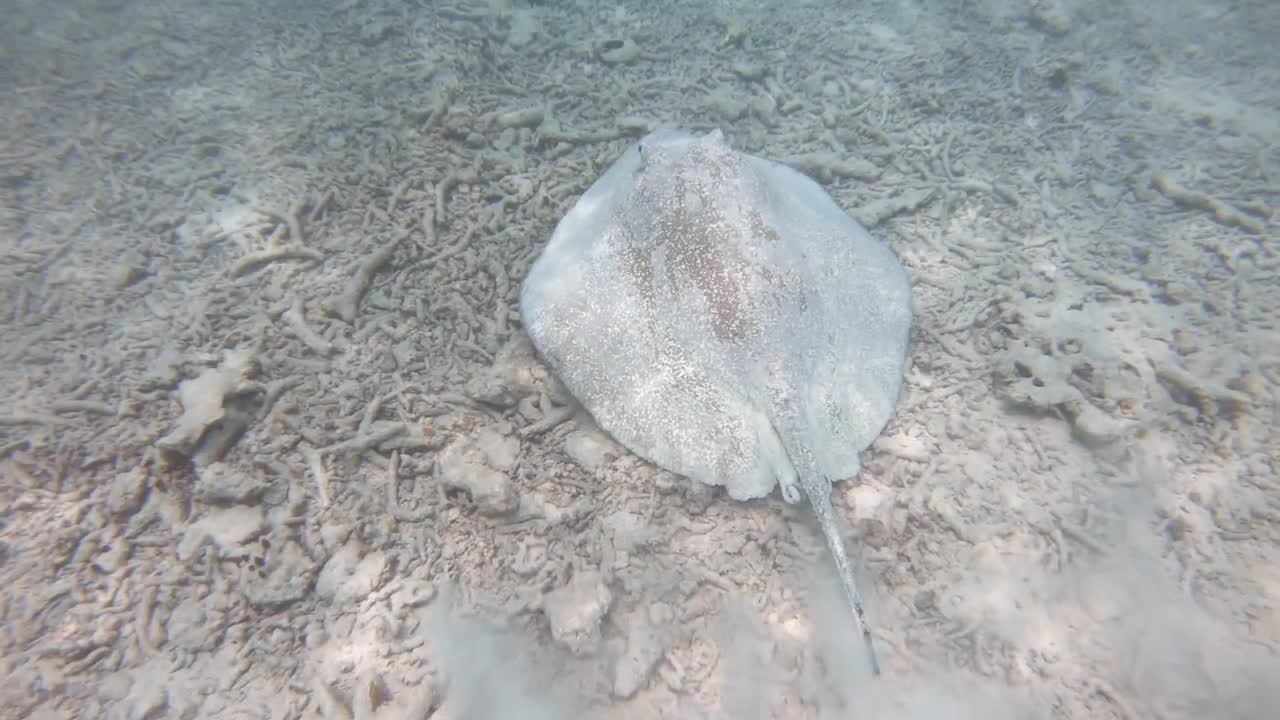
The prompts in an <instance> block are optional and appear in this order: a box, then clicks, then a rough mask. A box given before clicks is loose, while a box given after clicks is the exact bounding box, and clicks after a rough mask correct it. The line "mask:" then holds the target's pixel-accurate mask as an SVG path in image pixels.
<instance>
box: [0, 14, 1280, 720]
mask: <svg viewBox="0 0 1280 720" xmlns="http://www.w3.org/2000/svg"><path fill="white" fill-rule="evenodd" d="M11 5H13V7H12V8H10V9H9V10H8V11H7V13H6V17H5V21H4V23H3V26H2V27H0V82H2V83H3V89H4V92H3V107H4V112H3V113H0V126H2V127H3V133H0V259H2V261H0V290H2V291H3V297H4V298H5V302H4V304H3V306H2V307H0V339H2V340H3V343H0V353H2V354H3V356H2V357H3V361H2V362H0V378H3V385H4V387H5V388H6V389H7V392H5V393H4V397H3V404H0V507H2V508H3V510H2V511H0V618H3V629H2V632H0V650H2V651H0V673H2V674H3V681H0V717H13V718H39V719H41V720H50V719H53V718H71V717H85V718H121V719H128V720H154V719H158V718H215V719H221V718H270V719H272V720H276V719H282V720H283V719H289V720H292V719H295V718H329V719H331V720H332V719H336V718H359V719H361V720H367V719H369V718H381V719H388V720H389V719H393V718H403V719H410V718H412V719H414V720H419V719H421V718H428V717H430V718H436V719H438V720H470V719H473V718H474V719H487V718H557V719H558V718H568V717H583V718H636V719H641V718H674V719H680V720H684V719H685V718H734V719H735V720H737V719H739V718H744V719H750V720H767V719H769V718H824V719H835V718H928V719H937V720H944V719H949V718H970V717H972V718H982V719H983V720H991V719H993V718H1011V719H1012V718H1082V719H1083V718H1090V719H1095V718H1096V719H1105V718H1120V719H1122V720H1142V719H1147V718H1150V719H1166V720H1178V719H1181V718H1222V719H1225V720H1234V719H1236V718H1240V719H1245V718H1264V717H1271V716H1272V712H1274V708H1275V707H1277V706H1280V687H1278V686H1277V684H1276V682H1275V678H1277V677H1280V656H1278V653H1280V648H1278V645H1280V474H1278V473H1277V470H1278V469H1280V468H1278V467H1277V458H1278V457H1280V434H1278V433H1277V432H1276V431H1275V430H1274V429H1273V424H1274V423H1275V422H1276V421H1277V419H1278V417H1277V416H1278V412H1277V408H1278V407H1280V327H1278V325H1280V313H1278V311H1277V308H1280V246H1278V245H1277V227H1278V225H1277V222H1276V218H1275V212H1276V209H1277V207H1278V205H1280V150H1278V149H1277V148H1278V147H1280V61H1277V59H1276V58H1277V55H1276V52H1275V45H1276V42H1277V40H1280V5H1278V4H1276V3H1274V2H1267V1H1258V2H1235V3H1209V2H1205V3H1193V2H1186V1H1185V0H1175V1H1174V2H1170V3H1162V4H1161V6H1160V8H1159V9H1156V10H1152V9H1149V8H1147V7H1146V4H1144V3H1138V2H1119V3H1106V4H1104V3H1088V2H1083V1H1077V0H983V1H979V2H970V3H953V2H942V1H940V0H938V1H935V2H866V3H852V4H850V3H838V2H835V1H834V0H828V1H827V2H797V3H766V2H754V3H728V2H720V3H714V2H713V3H689V2H673V1H668V2H656V3H640V2H622V3H594V2H585V1H580V2H571V1H569V0H562V1H555V0H547V1H546V2H539V3H532V4H530V3H524V2H507V1H503V0H492V1H490V2H476V1H468V0H458V1H457V2H452V3H438V2H392V1H390V0H363V1H362V0H345V1H343V2H337V1H336V0H335V1H333V2H314V1H310V2H302V1H300V0H296V1H294V2H263V3H246V2H227V3H217V4H213V5H212V6H211V7H207V5H208V4H207V3H198V2H192V1H191V0H176V1H175V2H171V3H167V4H164V5H161V4H159V3H141V2H134V3H129V2H122V1H112V0H103V1H101V2H91V1H89V0H80V1H79V2H70V3H58V4H55V5H53V6H51V5H50V4H49V3H43V2H34V1H32V0H18V1H17V2H14V3H11ZM849 5H852V7H847V6H849ZM1103 6H1105V7H1103ZM662 124H668V125H676V126H682V127H686V128H691V129H710V128H713V127H719V128H721V129H723V130H724V132H725V134H726V136H727V137H728V138H729V140H730V141H731V142H732V143H733V144H734V145H735V146H736V147H738V148H740V149H742V150H744V151H747V152H751V153H754V154H760V155H765V156H768V157H772V158H775V159H779V160H783V161H786V162H788V163H790V164H792V165H794V166H796V167H798V168H800V169H802V170H804V171H805V172H807V173H809V174H810V175H812V176H813V177H814V178H816V179H818V180H819V181H821V182H822V183H823V184H824V185H825V187H826V188H827V189H828V191H829V192H830V193H831V194H832V195H833V196H834V197H835V198H836V199H837V200H838V201H839V202H840V203H841V205H842V206H844V207H846V208H847V209H849V211H850V212H851V214H853V215H854V216H855V217H857V218H858V219H859V220H861V221H862V222H863V223H864V224H865V225H867V226H868V227H869V228H870V229H871V231H872V233H873V234H874V235H876V236H877V237H878V238H881V239H882V240H884V241H885V242H887V243H889V244H890V245H891V246H892V247H893V248H894V250H895V251H896V252H897V254H898V255H899V257H900V258H901V259H902V261H903V263H904V265H906V267H907V270H908V272H909V273H910V275H911V278H912V282H913V286H914V293H915V302H916V327H915V329H914V335H913V343H912V348H911V358H910V364H909V367H908V372H907V381H906V387H905V390H904V393H903V397H902V399H901V401H900V403H899V407H898V413H897V415H896V417H895V419H894V420H893V421H892V423H891V424H890V426H889V428H888V429H887V430H886V431H885V433H884V435H883V436H882V438H881V439H880V440H879V441H878V442H877V443H876V444H875V445H874V446H872V447H871V448H870V449H869V450H868V451H867V452H866V454H865V455H864V465H865V467H864V470H863V472H862V473H861V474H860V475H859V476H858V477H856V478H851V479H848V480H846V481H845V482H841V483H839V484H838V485H837V486H836V497H835V501H836V505H837V508H838V509H839V510H840V513H841V514H842V515H843V517H844V518H845V522H846V524H847V526H848V527H849V528H850V529H851V535H850V537H849V541H850V542H849V544H850V547H851V549H853V550H854V551H856V554H857V555H858V556H859V558H860V566H861V584H862V586H863V588H864V593H865V594H866V595H867V596H868V597H867V600H868V606H869V607H868V610H869V614H870V617H871V621H872V624H873V626H874V628H875V631H876V637H877V643H878V644H879V646H880V652H881V660H882V662H883V663H884V665H885V673H884V675H883V676H881V677H879V678H875V679H872V678H870V677H869V675H868V671H867V668H866V667H865V660H864V658H863V656H862V653H861V650H862V648H861V644H860V640H859V639H858V638H857V636H856V633H855V629H854V626H853V623H852V622H851V620H850V618H849V617H848V614H847V609H846V608H845V607H844V606H843V604H842V603H843V601H842V600H841V598H840V595H839V592H838V588H837V587H836V585H835V583H834V579H833V578H832V577H831V570H830V562H829V560H828V558H827V557H826V556H825V550H824V548H823V546H822V543H821V539H820V536H819V535H818V533H817V529H816V527H815V525H814V523H813V522H812V519H811V518H810V517H809V515H808V513H807V512H806V511H805V509H804V508H803V507H801V508H792V507H789V506H787V505H786V504H785V503H783V502H782V501H781V500H780V499H778V498H777V497H776V496H775V497H774V498H770V499H769V500H766V501H759V502H753V503H737V502H734V501H732V500H730V499H728V498H727V497H725V496H723V494H720V493H717V492H715V491H713V490H712V489H710V488H706V487H702V486H697V485H692V484H690V483H689V482H688V481H686V480H684V479H682V478H679V477H676V476H673V475H671V474H669V473H666V472H663V471H661V470H658V469H656V468H654V467H652V466H650V465H648V464H646V463H645V462H643V461H641V460H639V459H637V458H635V457H633V456H631V455H629V454H628V453H626V452H624V451H622V450H621V449H620V448H619V447H617V446H616V445H615V444H614V443H613V442H612V441H611V440H610V439H609V438H608V437H607V436H605V435H604V434H603V433H601V432H600V431H599V430H598V429H596V428H595V427H594V426H593V424H592V422H591V420H590V419H589V418H588V417H586V416H585V415H584V414H583V413H582V412H580V411H578V410H576V408H574V407H573V405H572V404H571V402H569V401H568V400H567V399H566V398H565V397H564V396H563V394H562V393H560V392H558V391H557V388H556V387H555V382H554V380H553V379H552V378H551V377H550V376H549V374H548V371H547V370H546V368H545V367H543V365H542V364H541V363H540V362H539V360H538V358H537V357H536V355H535V354H534V353H533V352H532V350H531V348H530V346H529V344H528V341H527V339H525V338H524V337H523V335H522V332H521V329H520V321H519V315H518V313H516V311H515V298H516V293H517V292H518V289H519V284H520V281H521V279H522V278H523V277H524V273H525V271H526V270H527V268H528V266H529V264H530V262H531V261H532V260H533V258H535V257H536V255H537V253H538V252H539V250H540V249H541V247H542V246H543V244H544V243H545V242H546V239H547V238H548V237H549V235H550V233H551V230H552V228H553V227H554V225H555V222H556V221H557V220H558V219H559V217H561V216H562V214H563V213H564V212H565V211H566V210H567V209H568V208H569V207H570V206H571V205H572V203H573V202H574V200H575V198H576V197H577V196H578V195H579V194H580V193H581V192H582V191H583V190H584V189H585V188H586V187H587V186H588V185H589V184H590V183H591V182H592V181H593V180H594V179H595V177H597V175H598V174H599V173H600V172H601V171H602V170H603V169H604V168H605V167H606V166H607V165H608V164H609V163H610V162H611V161H612V160H613V159H614V158H615V157H617V155H618V154H619V153H620V152H621V151H622V149H623V148H624V147H625V146H626V144H627V143H629V142H633V141H634V140H636V139H637V138H639V137H640V136H641V135H642V134H643V133H644V132H646V131H647V130H648V129H650V128H653V127H656V126H658V125H662Z"/></svg>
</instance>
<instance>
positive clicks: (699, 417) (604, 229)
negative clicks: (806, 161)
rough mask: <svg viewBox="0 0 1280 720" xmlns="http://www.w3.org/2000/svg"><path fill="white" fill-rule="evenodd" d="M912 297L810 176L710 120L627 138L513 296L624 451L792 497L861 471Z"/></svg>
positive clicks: (545, 350)
mask: <svg viewBox="0 0 1280 720" xmlns="http://www.w3.org/2000/svg"><path fill="white" fill-rule="evenodd" d="M910 306H911V290H910V285H909V282H908V279H907V275H906V273H905V272H904V270H903V268H902V266H901V264H900V263H899V262H898V260H897V258H896V257H895V256H894V255H893V253H892V252H891V251H890V250H889V249H888V248H887V247H885V246H884V245H882V244H880V243H878V242H877V241H876V240H874V239H873V238H872V237H871V236H870V235H869V234H868V233H867V231H866V230H864V229H863V228H862V227H861V226H860V225H858V223H857V222H855V221H854V220H853V219H852V218H851V217H849V215H847V214H846V213H845V212H844V211H843V210H841V209H840V207H839V206H837V205H836V203H835V202H834V201H833V200H832V199H831V197H830V196H829V195H828V194H827V193H826V192H825V191H824V190H823V189H822V187H821V186H819V185H818V184H817V183H815V182H814V181H812V180H810V179H809V178H808V177H806V176H805V175H802V174H801V173H799V172H797V171H795V170H793V169H791V168H789V167H786V166H784V165H781V164H779V163H776V162H773V161H770V160H766V159H762V158H759V157H754V156H752V155H747V154H744V153H740V152H737V151H735V150H733V149H732V148H731V147H729V145H728V144H727V143H726V142H725V140H724V138H723V136H722V135H721V133H720V132H719V131H714V132H712V133H710V134H708V135H705V136H694V135H690V134H688V133H684V132H680V131H675V130H659V131H656V132H654V133H651V134H650V135H648V136H647V137H645V138H644V139H643V140H641V141H640V142H639V143H637V144H635V145H632V146H631V147H630V148H628V149H627V150H626V152H625V153H624V154H623V155H622V157H621V158H619V159H618V160H617V161H616V162H615V163H614V164H613V166H612V167H610V168H609V170H608V171H607V172H605V174H604V175H603V176H601V177H600V178H599V179H598V180H597V181H596V182H595V183H594V184H593V185H592V186H591V187H590V188H589V189H588V190H587V192H586V193H585V194H584V195H583V196H582V197H581V198H580V199H579V200H578V202H577V204H576V205H574V207H573V208H572V209H571V210H570V211H569V212H568V214H567V215H566V216H565V217H564V218H563V219H562V220H561V221H560V223H559V225H558V226H557V227H556V229H555V233H554V234H553V235H552V237H551V241H550V242H549V243H548V244H547V246H546V248H545V250H544V251H543V252H542V255H541V256H540V257H539V258H538V260H537V261H536V262H535V263H534V264H533V266H532V268H531V269H530V271H529V274H528V277H527V278H526V279H525V282H524V285H523V288H522V290H521V295H520V312H521V316H522V318H523V320H524V323H525V327H526V329H527V330H528V333H529V336H530V337H531V338H532V340H533V343H534V345H535V346H536V347H537V348H538V350H539V352H540V353H541V354H542V355H543V356H544V357H545V358H546V360H547V361H548V362H549V363H550V364H551V365H552V367H553V368H554V369H555V370H556V372H557V374H558V375H559V376H560V378H561V379H562V380H563V382H564V384H565V386H566V387H567V388H568V389H569V391H570V392H571V393H573V395H574V396H575V397H576V398H577V399H578V400H579V401H580V402H581V403H582V405H583V406H584V407H585V408H586V409H587V410H588V411H589V412H590V413H591V414H592V415H593V416H594V417H595V419H596V420H597V422H599V423H600V426H601V427H602V428H603V429H604V430H606V431H607V432H609V433H610V434H611V435H613V436H614V437H615V438H616V439H617V440H618V441H619V442H621V443H622V444H623V445H625V446H626V447H627V448H629V449H630V450H631V451H632V452H634V453H636V454H637V455H640V456H641V457H644V458H646V459H647V460H649V461H650V462H653V463H654V464H656V465H658V466H660V467H663V468H665V469H667V470H670V471H672V472H675V473H679V474H682V475H686V476H688V477H690V478H693V479H695V480H698V481H700V482H703V483H708V484H713V485H724V486H725V487H726V489H727V490H728V492H729V494H730V496H732V497H734V498H736V499H739V500H742V499H749V498H755V497H761V496H764V495H767V494H768V493H769V492H770V491H772V490H773V488H774V487H775V486H776V485H778V484H781V485H782V489H783V495H784V497H785V498H786V499H787V500H788V501H790V502H796V501H797V500H798V499H799V498H800V497H801V496H802V495H801V493H800V488H798V487H797V483H798V481H800V480H804V481H807V480H814V481H815V482H816V481H817V479H818V478H821V479H822V481H823V482H829V481H830V480H837V479H841V478H844V477H849V476H851V475H853V474H855V473H856V472H857V471H858V467H859V463H858V455H859V453H860V452H861V451H862V450H863V449H865V448H866V447H867V446H868V445H870V444H871V442H872V441H873V440H874V439H875V438H876V436H877V435H879V433H880V431H881V430H882V429H883V428H884V425H885V423H886V422H888V420H889V418H890V416H891V415H892V413H893V408H894V405H895V403H896V400H897V396H898V391H899V387H900V385H901V381H902V372H903V364H904V362H905V356H906V349H907V338H908V334H909V329H910V324H911V312H910ZM828 487H829V486H828ZM806 489H807V488H806Z"/></svg>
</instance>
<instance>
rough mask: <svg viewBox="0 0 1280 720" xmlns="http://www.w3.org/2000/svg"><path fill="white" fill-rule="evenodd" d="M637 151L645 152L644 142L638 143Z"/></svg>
mask: <svg viewBox="0 0 1280 720" xmlns="http://www.w3.org/2000/svg"><path fill="white" fill-rule="evenodd" d="M636 152H638V153H640V154H641V155H643V154H644V143H636Z"/></svg>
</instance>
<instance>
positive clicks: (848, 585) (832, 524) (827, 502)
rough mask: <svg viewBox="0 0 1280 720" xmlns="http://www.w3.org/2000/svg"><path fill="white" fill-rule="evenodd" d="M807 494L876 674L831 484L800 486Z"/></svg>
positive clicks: (877, 669)
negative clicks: (832, 501) (822, 487)
mask: <svg viewBox="0 0 1280 720" xmlns="http://www.w3.org/2000/svg"><path fill="white" fill-rule="evenodd" d="M802 484H803V485H804V486H805V489H806V491H807V494H808V495H809V504H810V505H812V506H813V511H814V514H815V515H817V516H818V524H819V525H820V526H822V534H823V535H825V536H826V538H827V548H828V549H829V550H830V551H831V556H832V557H833V558H834V559H835V561H836V570H838V571H839V573H840V583H841V584H842V585H843V586H844V594H845V597H846V598H847V599H848V601H849V606H850V608H852V610H853V617H854V619H855V620H857V621H858V629H859V630H860V631H861V632H862V641H863V643H864V644H865V645H866V647H867V659H868V660H869V661H870V662H871V673H872V674H873V675H879V674H880V660H879V659H878V658H877V657H876V646H875V643H874V641H873V640H872V639H871V626H870V625H868V624H867V617H866V613H864V612H863V610H862V595H861V594H860V593H859V592H858V586H857V584H856V583H855V582H854V579H853V567H852V566H850V564H849V556H848V555H847V554H846V553H845V548H844V538H843V537H841V535H840V528H839V526H838V525H837V524H836V515H835V509H834V508H833V507H832V505H831V491H830V488H831V484H830V483H829V482H825V483H823V484H825V485H826V487H827V490H826V491H825V492H824V491H823V490H822V489H821V488H817V487H813V485H812V483H802Z"/></svg>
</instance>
